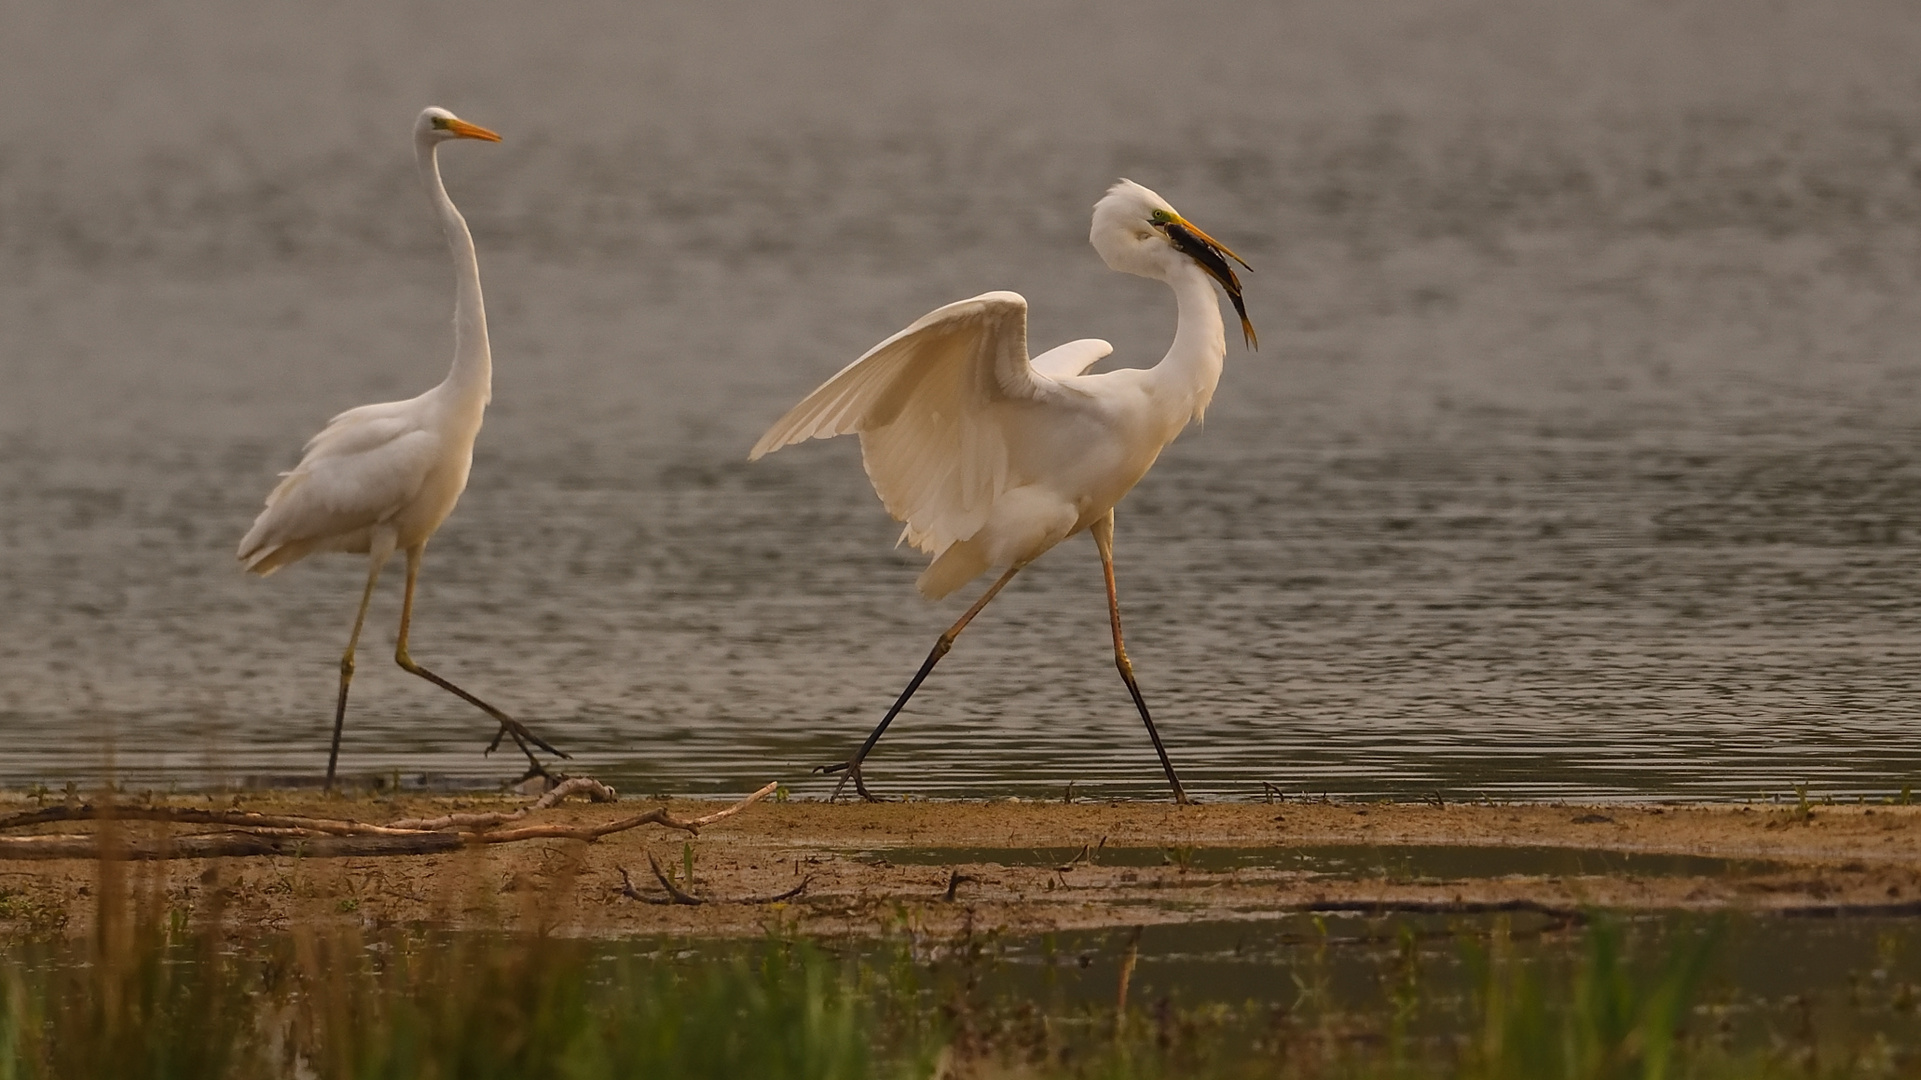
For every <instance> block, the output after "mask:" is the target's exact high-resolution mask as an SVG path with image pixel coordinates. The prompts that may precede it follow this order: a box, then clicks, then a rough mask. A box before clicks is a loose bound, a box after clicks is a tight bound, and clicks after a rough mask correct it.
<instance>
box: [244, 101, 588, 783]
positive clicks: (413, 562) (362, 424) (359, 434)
mask: <svg viewBox="0 0 1921 1080" xmlns="http://www.w3.org/2000/svg"><path fill="white" fill-rule="evenodd" d="M453 139H480V140H483V141H486V142H499V141H500V136H499V135H496V134H494V133H493V132H491V131H489V130H487V129H486V128H483V127H479V126H477V125H474V124H470V123H467V122H466V121H465V120H462V119H460V118H459V117H456V116H455V115H454V114H453V113H450V112H448V111H447V110H445V109H440V108H429V109H425V110H423V111H422V112H421V114H420V116H419V118H418V119H416V120H415V121H414V128H413V140H414V162H415V165H416V166H417V168H418V171H419V174H420V183H421V186H423V187H424V188H426V190H427V197H428V199H429V200H430V201H431V202H432V203H433V205H434V210H435V212H436V213H437V214H438V215H439V217H440V225H441V228H442V229H443V230H444V231H445V232H446V234H447V247H448V249H449V250H450V251H451V252H452V254H453V262H454V282H455V300H454V362H453V367H452V369H451V370H449V371H448V373H447V377H446V378H445V379H444V380H442V381H441V383H440V385H438V386H436V387H434V388H433V389H431V390H429V391H427V392H426V393H424V394H421V395H420V396H419V397H415V398H409V399H408V400H406V401H388V402H382V403H380V404H377V405H362V406H360V407H359V408H357V409H349V410H347V411H346V412H343V413H341V414H340V415H339V416H336V417H334V418H333V419H332V420H331V421H329V422H328V424H327V426H326V427H325V428H323V429H321V431H320V433H319V434H318V435H315V436H314V437H313V438H311V439H309V440H307V446H306V451H305V453H304V454H303V455H302V456H301V459H300V464H298V465H296V466H294V468H293V470H292V471H290V472H287V473H284V474H282V478H281V481H280V483H279V484H278V485H277V486H276V487H275V488H274V489H273V492H272V493H271V494H269V495H268V496H267V508H266V509H265V510H262V511H261V512H260V516H259V517H258V518H255V519H254V523H253V527H252V528H251V529H248V530H247V535H246V536H245V538H243V539H242V540H241V541H240V550H239V553H238V554H239V558H240V561H241V562H242V563H244V564H245V566H246V569H247V570H249V571H251V572H253V573H256V574H261V575H266V574H271V573H273V572H274V571H275V570H278V569H279V568H281V567H282V566H285V565H287V564H288V563H291V562H296V561H298V560H300V559H303V558H305V557H307V556H308V555H311V554H313V553H314V552H319V551H344V552H350V553H354V554H361V555H366V556H367V562H368V566H367V586H366V588H365V590H364V591H362V593H361V596H360V610H359V613H358V614H357V615H355V616H354V627H353V633H352V634H351V635H350V636H349V637H348V639H347V651H346V653H345V654H344V655H342V656H341V658H340V693H339V697H338V699H337V700H336V703H335V706H334V731H333V745H332V748H331V749H330V750H329V751H328V754H327V786H328V787H329V788H332V787H333V783H334V768H335V765H336V763H337V762H338V760H339V757H340V733H341V729H342V727H343V725H344V724H345V721H346V715H347V688H348V686H349V684H350V683H351V682H352V681H353V673H354V648H355V646H356V645H357V644H358V643H359V641H360V630H361V626H362V624H364V623H365V621H366V618H367V605H368V603H369V602H370V601H371V600H372V599H373V594H374V586H375V584H376V583H378V581H379V580H380V571H381V568H382V567H383V566H385V565H386V563H387V560H388V559H389V558H391V557H392V556H393V554H394V552H396V551H400V552H404V553H405V554H406V556H407V585H406V590H405V592H404V594H403V599H402V601H401V609H400V633H399V637H398V640H397V643H396V645H395V647H394V659H395V661H396V662H398V663H399V664H400V666H401V667H403V668H405V669H406V670H407V671H410V672H412V673H413V674H415V675H418V676H420V677H421V678H423V679H426V680H427V681H429V682H431V683H433V684H434V685H436V686H439V687H441V688H443V689H445V690H448V691H451V692H452V693H454V694H456V695H458V696H459V697H461V698H463V699H465V700H466V701H468V702H470V703H472V704H473V705H475V706H478V707H479V708H480V709H481V710H482V711H484V712H486V713H487V715H489V716H491V717H493V718H494V719H495V720H496V721H498V722H499V724H500V729H499V731H498V732H497V733H496V734H495V735H494V741H493V743H492V744H490V745H489V746H488V748H487V749H488V750H489V751H492V750H493V749H494V748H495V747H497V746H498V745H499V744H500V740H501V738H502V737H503V736H509V735H511V736H512V737H513V739H514V742H515V744H516V745H518V746H519V747H520V749H521V751H522V752H523V753H525V754H526V755H527V760H528V761H529V762H530V763H531V773H530V775H532V774H538V775H546V770H545V768H544V767H543V766H542V765H541V763H540V760H539V759H538V758H536V757H535V756H534V753H533V751H532V750H531V749H530V748H529V746H528V744H529V743H532V744H533V745H535V746H539V747H540V748H542V749H544V750H546V751H548V752H549V753H555V754H558V753H560V752H559V751H557V750H555V749H554V748H553V747H551V746H549V745H548V744H547V743H546V742H545V741H543V740H542V739H540V738H539V737H538V736H536V735H535V734H534V733H533V732H531V731H529V730H528V729H527V728H526V726H525V725H523V724H522V723H520V721H518V720H515V719H514V718H513V717H511V716H508V715H507V714H506V713H504V712H502V711H501V710H499V709H497V708H495V707H494V706H492V705H490V704H488V703H487V702H485V701H482V700H481V699H480V698H478V697H475V696H474V695H472V694H470V693H468V692H467V691H465V690H463V689H461V688H460V687H458V686H455V685H454V684H453V683H451V682H449V681H447V680H446V679H443V678H441V677H440V676H439V675H436V674H434V673H433V672H431V671H429V670H427V669H426V668H424V667H421V666H420V665H419V664H417V663H415V662H414V660H413V658H412V657H411V656H409V655H408V652H407V633H408V629H409V627H410V625H411V623H412V621H413V604H414V583H415V581H416V579H417V578H418V577H419V574H420V559H421V555H422V553H423V552H425V551H426V548H427V541H428V540H429V539H431V538H432V537H433V535H434V531H435V530H436V529H438V528H440V523H441V522H443V521H445V520H447V515H448V514H450V513H452V512H453V509H454V503H455V502H456V501H458V500H459V498H460V493H461V492H462V491H463V490H465V489H466V487H467V472H468V469H469V468H470V467H471V465H472V464H473V450H474V437H475V436H476V435H478V434H479V433H480V421H481V417H482V415H483V414H484V413H485V412H486V409H487V402H488V400H489V398H491V397H492V395H493V357H492V354H491V353H490V352H489V351H488V348H487V312H486V309H485V306H484V305H483V303H482V301H481V296H480V264H479V262H478V261H477V260H476V258H475V255H474V240H473V235H472V234H471V233H469V232H468V231H467V222H466V220H465V219H463V218H462V217H461V216H460V211H459V210H456V209H455V208H454V204H453V200H452V199H449V198H448V197H447V188H446V185H444V184H443V183H441V180H440V162H439V158H438V155H437V151H438V150H439V148H440V144H442V143H444V142H448V141H450V140H453ZM560 756H562V757H565V756H567V755H565V754H561V755H560Z"/></svg>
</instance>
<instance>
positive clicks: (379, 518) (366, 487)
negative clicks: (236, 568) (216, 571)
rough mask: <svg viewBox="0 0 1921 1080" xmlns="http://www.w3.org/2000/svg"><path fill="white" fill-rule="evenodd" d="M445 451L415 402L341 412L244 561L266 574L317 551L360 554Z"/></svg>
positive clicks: (257, 529) (243, 545)
mask: <svg viewBox="0 0 1921 1080" xmlns="http://www.w3.org/2000/svg"><path fill="white" fill-rule="evenodd" d="M438 445H439V440H438V439H437V438H435V436H434V434H433V432H431V431H428V430H426V429H425V428H424V427H423V426H422V424H421V420H420V416H419V409H418V407H417V406H416V403H415V402H414V401H394V402H384V403H382V404H378V405H363V406H361V407H360V408H357V409H349V410H347V411H346V412H344V413H341V414H340V415H339V416H336V417H334V418H333V420H332V421H330V422H329V423H328V424H327V426H326V427H325V428H323V429H321V431H320V433H319V434H317V435H315V436H314V437H313V438H312V439H309V440H308V441H307V447H306V452H305V454H303V455H302V456H301V459H300V464H298V465H296V466H294V468H293V469H292V470H291V471H290V472H287V473H284V474H282V476H281V480H280V483H279V484H278V485H276V486H275V487H274V489H273V492H272V493H271V494H269V495H268V496H267V508H266V509H265V510H262V511H261V512H260V516H259V517H258V518H255V519H254V523H253V527H252V528H251V529H248V530H247V535H246V537H245V538H243V539H242V540H241V541H240V550H239V551H238V553H237V555H238V557H239V558H240V559H241V561H243V562H245V563H246V564H247V569H249V570H252V571H255V572H256V573H262V574H265V573H271V572H272V571H274V570H275V569H277V568H279V567H280V566H282V565H284V564H286V563H289V562H292V561H294V560H295V559H299V558H301V557H303V556H305V555H307V554H308V553H310V552H314V551H328V550H360V549H361V545H363V544H364V543H365V532H366V530H368V529H370V528H371V527H373V526H375V525H378V524H381V523H382V522H385V521H387V520H389V519H391V518H392V517H393V516H394V515H395V514H397V513H399V512H400V511H401V510H402V509H403V508H405V507H406V506H407V504H408V503H410V502H412V501H413V498H414V496H415V495H416V494H418V493H419V491H420V486H421V484H422V482H423V481H424V480H425V479H426V476H427V473H428V472H429V471H430V470H431V469H432V467H433V464H434V460H435V456H436V450H437V447H438Z"/></svg>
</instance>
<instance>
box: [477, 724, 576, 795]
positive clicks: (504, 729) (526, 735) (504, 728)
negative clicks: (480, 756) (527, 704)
mask: <svg viewBox="0 0 1921 1080" xmlns="http://www.w3.org/2000/svg"><path fill="white" fill-rule="evenodd" d="M499 719H500V730H499V731H496V732H494V741H493V742H490V743H488V744H487V749H486V750H485V751H484V753H486V754H491V753H493V752H494V751H495V750H498V749H499V748H500V740H501V739H502V738H504V737H506V736H508V735H511V736H513V738H514V745H515V746H517V747H519V748H520V752H521V753H523V754H525V755H527V775H526V776H523V777H521V778H520V781H521V783H525V782H527V780H529V779H530V778H532V777H535V776H540V777H545V778H546V780H547V782H548V783H549V784H558V783H560V778H559V777H556V776H555V775H554V774H553V773H551V772H548V771H547V766H545V765H543V764H541V761H540V759H539V758H537V757H535V756H534V752H533V750H532V749H531V748H530V747H528V745H527V744H528V743H529V742H531V743H533V744H534V745H535V746H538V747H540V748H541V749H542V750H545V751H547V752H548V753H550V754H553V755H554V756H556V757H563V758H569V759H571V758H572V757H573V755H572V754H569V753H566V752H565V751H562V750H556V749H555V748H554V747H553V746H552V745H551V744H550V743H548V742H547V740H545V739H543V738H541V737H540V736H538V735H536V734H534V733H533V732H532V731H530V730H528V728H527V725H525V724H523V723H521V722H520V721H518V720H514V719H512V718H509V717H506V716H504V715H503V716H501V717H499Z"/></svg>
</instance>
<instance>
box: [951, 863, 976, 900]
mask: <svg viewBox="0 0 1921 1080" xmlns="http://www.w3.org/2000/svg"><path fill="white" fill-rule="evenodd" d="M963 881H971V882H975V883H977V884H978V883H979V881H980V879H979V878H977V877H974V876H973V875H971V874H963V873H961V872H960V871H959V870H949V871H948V872H947V902H948V903H950V904H951V903H953V902H954V890H956V889H958V888H960V887H961V882H963Z"/></svg>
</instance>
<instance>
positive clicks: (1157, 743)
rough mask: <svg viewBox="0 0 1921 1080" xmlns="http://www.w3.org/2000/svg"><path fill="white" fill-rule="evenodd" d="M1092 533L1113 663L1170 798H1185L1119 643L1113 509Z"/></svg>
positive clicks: (1123, 649)
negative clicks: (1170, 791) (1102, 582)
mask: <svg viewBox="0 0 1921 1080" xmlns="http://www.w3.org/2000/svg"><path fill="white" fill-rule="evenodd" d="M1088 531H1089V532H1092V533H1093V534H1094V546H1095V547H1097V548H1100V550H1101V571H1102V572H1103V573H1104V574H1106V576H1107V615H1108V619H1109V620H1110V621H1111V622H1112V623H1113V624H1114V666H1115V667H1117V668H1120V669H1121V679H1122V681H1124V682H1126V683H1127V692H1128V693H1130V694H1132V695H1134V707H1135V708H1137V709H1139V710H1140V711H1141V723H1143V724H1146V725H1147V737H1148V738H1149V739H1152V740H1153V741H1154V752H1155V753H1156V754H1159V755H1160V756H1161V768H1163V769H1165V770H1167V782H1168V783H1169V784H1170V785H1172V786H1173V788H1174V801H1175V802H1177V803H1186V802H1188V801H1189V800H1188V798H1187V792H1186V791H1183V790H1182V789H1181V778H1180V777H1178V776H1175V775H1174V763H1173V762H1172V761H1169V760H1168V759H1167V748H1166V747H1164V746H1162V745H1161V733H1160V732H1158V731H1155V730H1154V718H1153V717H1152V716H1149V715H1148V714H1147V701H1146V700H1145V699H1144V698H1142V697H1141V687H1140V684H1139V683H1137V682H1135V681H1134V665H1133V664H1132V663H1131V662H1129V661H1128V659H1127V646H1126V645H1124V644H1122V643H1121V597H1120V593H1119V592H1117V591H1116V590H1115V588H1114V511H1112V510H1109V511H1108V512H1107V516H1106V517H1104V518H1102V519H1101V520H1099V521H1096V522H1095V523H1094V526H1093V528H1092V529H1090V530H1088Z"/></svg>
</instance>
